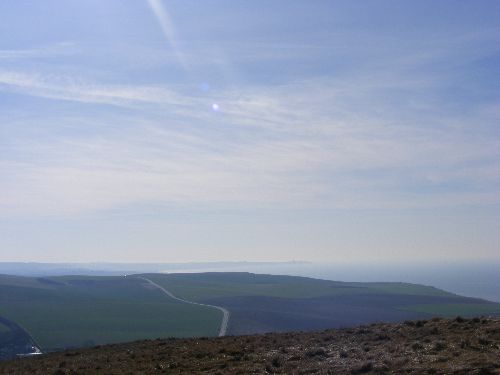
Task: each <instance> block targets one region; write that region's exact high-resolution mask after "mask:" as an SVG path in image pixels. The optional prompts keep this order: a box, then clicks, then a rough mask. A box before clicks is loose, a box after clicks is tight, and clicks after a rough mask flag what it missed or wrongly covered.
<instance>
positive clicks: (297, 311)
mask: <svg viewBox="0 0 500 375" xmlns="http://www.w3.org/2000/svg"><path fill="white" fill-rule="evenodd" d="M147 277H148V278H150V279H151V280H153V281H155V282H157V283H158V284H160V285H162V286H164V287H166V288H167V289H168V290H170V291H171V292H173V293H174V294H176V295H177V296H179V297H181V298H185V299H187V300H192V301H200V302H209V303H213V304H220V305H223V306H226V307H227V308H229V309H230V310H231V320H230V333H231V332H232V333H241V332H243V333H245V332H263V331H272V330H288V329H290V328H291V329H313V328H321V327H334V326H345V325H349V324H361V323H364V322H369V321H370V319H372V320H387V321H398V320H402V319H406V316H407V315H405V314H408V312H411V314H420V315H418V316H427V314H432V315H459V314H460V315H473V314H491V313H495V312H499V311H500V304H491V303H485V301H481V300H473V299H464V298H461V297H457V296H455V295H453V294H451V293H447V292H444V291H441V290H438V289H436V288H433V287H427V286H421V285H414V284H404V283H341V282H334V281H326V280H317V279H311V278H302V277H292V276H270V275H255V274H249V273H206V274H164V275H162V274H151V275H147ZM436 301H437V302H436ZM342 314H344V315H345V316H344V317H342V316H341V315H342ZM356 314H357V315H356ZM411 314H410V315H408V317H410V318H411V317H413V316H415V315H411ZM0 316H4V317H6V318H10V319H11V320H14V321H16V322H18V323H19V324H20V325H22V326H23V327H24V328H26V329H27V330H28V331H29V332H30V333H31V334H32V335H33V336H34V338H35V339H36V340H37V341H38V342H39V344H40V345H41V346H42V347H43V348H44V349H51V348H60V347H68V346H82V345H90V344H101V343H112V342H120V341H130V340H135V339H140V338H156V337H170V336H178V337H180V336H184V337H187V336H212V335H215V334H216V333H217V329H218V326H219V324H220V312H219V311H217V310H215V309H211V308H208V307H201V306H194V305H188V304H183V303H179V302H176V301H174V300H171V299H168V298H166V297H165V295H163V294H162V293H161V292H160V291H159V290H158V289H156V288H154V287H152V286H151V285H149V284H147V283H145V282H144V281H143V280H140V279H138V278H136V277H133V276H129V277H126V278H125V277H94V276H92V277H90V276H71V277H68V276H66V277H52V278H38V279H37V278H24V277H11V276H0ZM353 319H354V320H353ZM304 321H308V322H311V324H310V325H304V326H303V325H301V324H302V322H304ZM335 324H337V325H335ZM238 325H240V327H239V328H238V327H237V326H238ZM241 326H244V327H243V330H240V331H239V330H238V329H240V328H241ZM231 327H232V328H231Z"/></svg>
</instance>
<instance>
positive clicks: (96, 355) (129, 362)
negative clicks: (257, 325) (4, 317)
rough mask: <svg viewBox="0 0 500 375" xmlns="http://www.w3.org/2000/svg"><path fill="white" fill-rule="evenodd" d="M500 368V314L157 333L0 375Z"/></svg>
mask: <svg viewBox="0 0 500 375" xmlns="http://www.w3.org/2000/svg"><path fill="white" fill-rule="evenodd" d="M197 373H205V374H266V373H267V374H271V373H276V374H483V375H486V374H500V319H492V318H474V319H462V318H456V319H453V320H446V319H432V320H428V321H412V322H405V323H401V324H373V325H369V326H362V327H356V328H350V329H339V330H326V331H321V332H301V333H281V334H266V335H255V336H235V337H222V338H210V339H207V338H199V339H164V340H162V339H158V340H152V341H151V340H150V341H140V342H133V343H127V344H118V345H107V346H101V347H95V348H89V349H81V350H70V351H66V352H60V353H53V354H49V355H44V356H40V357H37V358H24V359H17V360H14V361H9V362H4V363H1V364H0V374H197Z"/></svg>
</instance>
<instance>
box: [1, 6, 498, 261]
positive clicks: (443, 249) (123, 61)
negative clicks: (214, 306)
mask: <svg viewBox="0 0 500 375" xmlns="http://www.w3.org/2000/svg"><path fill="white" fill-rule="evenodd" d="M499 84H500V1H460V0H454V1H435V0H431V1H422V0H418V1H400V0H397V1H396V0H394V1H352V0H348V1H332V0H328V1H319V0H318V1H293V0H286V1H285V0H272V1H269V0H265V1H264V0H252V1H246V0H245V1H243V0H241V1H239V0H217V1H215V0H203V1H192V0H177V1H174V0H172V1H166V0H165V1H160V0H149V1H148V0H130V1H129V0H127V1H125V0H121V1H118V0H106V1H103V0H78V1H76V0H44V1H38V0H31V1H29V0H3V1H1V2H0V261H14V260H23V261H29V260H31V261H116V262H118V261H163V262H173V261H195V260H196V261H207V260H292V259H301V260H316V261H318V260H319V261H321V260H328V261H353V260H357V259H362V260H382V261H385V260H402V261H405V260H409V261H411V260H417V259H418V260H421V259H425V260H445V259H449V258H450V257H452V258H454V259H467V258H483V259H488V258H496V259H499V258H500V85H499Z"/></svg>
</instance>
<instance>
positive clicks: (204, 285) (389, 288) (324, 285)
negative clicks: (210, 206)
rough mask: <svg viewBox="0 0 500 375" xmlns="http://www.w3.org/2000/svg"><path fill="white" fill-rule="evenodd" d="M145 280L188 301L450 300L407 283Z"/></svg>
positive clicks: (232, 276) (229, 277)
mask: <svg viewBox="0 0 500 375" xmlns="http://www.w3.org/2000/svg"><path fill="white" fill-rule="evenodd" d="M147 277H148V278H150V279H151V280H153V281H155V282H156V283H158V284H160V285H162V286H164V287H166V288H167V289H169V290H170V291H172V292H173V293H174V294H175V295H177V296H179V297H181V298H184V299H187V300H192V301H204V300H207V299H211V298H220V297H237V296H267V297H279V298H311V297H325V296H340V295H356V294H381V293H382V294H396V295H397V294H405V295H414V296H417V295H420V296H453V294H451V293H448V292H445V291H443V290H440V289H436V288H434V287H431V286H424V285H417V284H408V283H353V282H349V283H348V282H338V281H329V280H319V279H312V278H306V277H298V276H271V275H256V274H250V273H205V274H151V275H147Z"/></svg>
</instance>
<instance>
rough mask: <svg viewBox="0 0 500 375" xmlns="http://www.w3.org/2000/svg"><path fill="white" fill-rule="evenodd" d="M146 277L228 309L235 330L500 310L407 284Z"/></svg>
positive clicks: (207, 275)
mask: <svg viewBox="0 0 500 375" xmlns="http://www.w3.org/2000/svg"><path fill="white" fill-rule="evenodd" d="M148 277H149V278H151V279H152V280H154V281H155V282H157V283H158V284H160V285H162V286H164V287H166V288H167V289H168V290H170V291H172V292H173V293H174V294H176V295H178V296H179V297H182V298H185V299H188V300H194V301H199V302H208V303H212V304H216V305H221V306H224V307H226V308H227V309H229V310H230V311H231V314H232V315H231V321H230V325H229V328H230V329H229V333H231V334H248V333H260V332H268V331H287V330H302V329H304V330H308V329H322V328H327V327H343V326H349V325H356V324H365V323H371V322H375V321H401V320H405V319H417V318H427V317H429V316H431V315H441V316H453V315H454V316H456V315H466V316H469V315H483V314H486V315H487V314H497V313H500V304H494V303H489V302H487V301H483V300H477V299H472V298H466V297H460V296H456V295H454V294H452V293H448V292H445V291H443V290H439V289H436V288H434V287H430V286H423V285H416V284H408V283H343V282H334V281H327V280H317V279H310V278H302V277H292V276H270V275H254V274H249V273H205V274H164V275H161V274H155V275H148Z"/></svg>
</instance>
